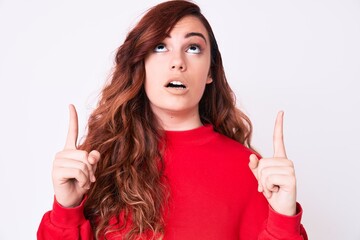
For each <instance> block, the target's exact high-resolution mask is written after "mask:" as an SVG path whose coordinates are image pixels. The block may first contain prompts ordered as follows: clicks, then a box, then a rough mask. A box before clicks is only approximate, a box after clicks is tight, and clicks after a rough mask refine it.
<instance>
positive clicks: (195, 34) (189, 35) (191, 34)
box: [185, 32, 207, 43]
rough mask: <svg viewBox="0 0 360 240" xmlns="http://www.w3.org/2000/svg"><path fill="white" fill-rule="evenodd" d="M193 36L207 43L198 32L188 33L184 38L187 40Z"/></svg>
mask: <svg viewBox="0 0 360 240" xmlns="http://www.w3.org/2000/svg"><path fill="white" fill-rule="evenodd" d="M193 36H197V37H201V38H202V39H204V41H205V43H207V42H206V38H205V36H204V35H203V34H202V33H199V32H189V33H187V34H186V35H185V38H189V37H193Z"/></svg>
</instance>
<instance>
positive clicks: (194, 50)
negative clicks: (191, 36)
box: [186, 44, 201, 54]
mask: <svg viewBox="0 0 360 240" xmlns="http://www.w3.org/2000/svg"><path fill="white" fill-rule="evenodd" d="M186 52H188V53H195V54H197V53H200V52H201V48H200V46H199V45H197V44H191V45H190V46H189V48H188V49H187V50H186Z"/></svg>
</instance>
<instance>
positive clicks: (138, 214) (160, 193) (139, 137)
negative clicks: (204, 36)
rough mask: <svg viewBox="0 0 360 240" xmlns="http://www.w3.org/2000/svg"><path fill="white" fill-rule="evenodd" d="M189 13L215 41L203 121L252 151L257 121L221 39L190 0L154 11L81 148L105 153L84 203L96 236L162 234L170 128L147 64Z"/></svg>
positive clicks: (127, 44)
mask: <svg viewBox="0 0 360 240" xmlns="http://www.w3.org/2000/svg"><path fill="white" fill-rule="evenodd" d="M189 15H190V16H195V17H197V18H198V19H199V20H200V21H201V22H202V23H203V25H204V26H205V28H206V29H207V32H208V34H209V39H210V44H211V65H210V73H211V77H212V79H213V82H212V83H211V84H207V86H206V89H205V92H204V94H203V96H202V98H201V100H200V103H199V113H200V118H201V121H202V122H203V123H204V124H205V123H208V124H212V125H213V127H214V130H215V131H217V132H219V133H221V134H224V135H226V136H228V137H230V138H232V139H234V140H236V141H238V142H240V143H242V144H244V145H245V146H247V147H249V148H251V146H250V138H251V132H252V126H251V122H250V120H249V119H248V117H247V116H246V115H245V114H244V113H242V112H241V111H240V110H239V109H238V108H236V100H235V95H234V93H233V91H232V90H231V88H230V86H229V85H228V83H227V80H226V77H225V73H224V69H223V64H222V59H221V55H220V52H219V49H218V45H217V42H216V39H215V36H214V34H213V31H212V29H211V26H210V24H209V23H208V21H207V20H206V18H205V17H204V16H203V15H202V13H201V11H200V8H199V7H198V6H197V5H196V4H194V3H191V2H188V1H169V2H164V3H160V4H158V5H156V6H154V7H153V8H151V9H150V10H149V11H148V12H147V13H146V14H145V15H144V16H143V17H142V19H141V20H140V21H139V22H138V23H137V25H136V26H135V27H134V28H133V29H132V30H131V31H130V32H129V33H128V35H127V37H126V39H125V41H124V43H123V44H122V45H121V46H120V47H119V48H118V51H117V53H116V57H115V66H114V69H113V73H112V76H111V78H110V79H109V82H108V83H107V84H106V85H105V86H104V88H103V90H102V92H101V96H100V100H99V102H98V104H97V107H96V109H95V110H94V111H93V112H92V114H91V115H90V118H89V121H88V131H87V135H86V136H85V139H84V142H83V143H82V145H81V146H80V148H81V149H83V150H86V151H91V150H93V149H96V150H98V151H99V152H100V153H101V160H100V161H99V163H98V164H97V169H96V172H95V176H96V179H97V180H96V182H95V183H94V185H93V186H92V187H91V189H90V190H89V192H88V196H87V200H86V203H85V216H86V217H87V218H88V219H89V220H90V222H91V224H92V227H93V230H94V233H95V236H96V238H99V237H100V236H105V238H106V235H107V234H109V233H111V232H116V231H125V232H126V234H125V236H124V239H136V238H137V236H140V235H141V234H144V233H149V232H151V233H153V234H152V236H153V237H155V236H161V235H162V234H163V233H164V220H163V213H164V212H165V209H166V206H167V200H168V197H169V196H168V192H169V191H167V184H166V176H164V168H165V164H164V161H163V158H162V153H163V151H164V149H163V148H164V147H165V146H166V144H161V143H162V140H163V139H164V138H163V133H164V131H163V129H162V128H161V126H160V124H159V122H158V121H157V119H156V116H155V115H154V113H153V112H152V110H151V108H150V104H149V100H148V98H147V96H146V94H145V90H144V81H145V75H146V73H145V67H144V59H145V57H146V56H147V55H148V54H149V52H150V51H151V50H153V49H154V47H155V46H156V45H158V44H159V43H160V42H162V41H163V39H164V38H165V37H166V36H167V34H168V33H169V32H170V31H171V29H172V28H173V27H174V25H175V24H176V23H177V22H178V21H179V20H180V19H181V18H183V17H185V16H189ZM162 146H163V147H162ZM112 219H116V221H115V222H114V221H113V220H112ZM115 225H116V226H118V227H117V228H116V227H115Z"/></svg>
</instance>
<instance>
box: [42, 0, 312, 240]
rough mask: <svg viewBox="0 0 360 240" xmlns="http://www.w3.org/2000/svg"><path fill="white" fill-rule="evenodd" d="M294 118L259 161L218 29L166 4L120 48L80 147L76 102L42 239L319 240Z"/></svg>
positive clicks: (178, 4) (192, 10) (191, 11)
mask: <svg viewBox="0 0 360 240" xmlns="http://www.w3.org/2000/svg"><path fill="white" fill-rule="evenodd" d="M282 118H283V114H282V112H280V113H279V115H278V118H277V121H276V124H275V131H274V150H275V153H274V157H273V158H269V159H262V160H261V161H259V160H258V159H259V156H258V155H257V154H256V152H255V151H254V150H253V149H252V148H251V145H250V138H251V132H252V128H251V123H250V120H249V119H248V118H247V117H246V116H245V115H244V114H243V113H242V112H241V111H240V110H238V109H237V108H236V106H235V97H234V94H233V92H232V90H231V89H230V87H229V85H228V83H227V81H226V77H225V74H224V70H223V66H222V60H221V55H220V52H219V50H218V46H217V43H216V39H215V37H214V34H213V32H212V30H211V27H210V25H209V23H208V22H207V20H206V19H205V18H204V16H203V15H202V14H201V13H200V9H199V8H198V6H196V5H195V4H193V3H190V2H187V1H170V2H164V3H161V4H159V5H157V6H155V7H153V8H152V9H150V10H149V11H148V12H147V14H146V15H145V16H144V17H143V18H142V19H141V20H140V22H139V23H138V24H137V25H136V26H135V28H134V29H133V30H132V31H130V33H129V34H128V36H127V38H126V39H125V42H124V43H123V45H122V46H120V48H119V49H118V52H117V54H116V66H115V69H114V73H113V76H112V79H111V81H110V82H109V84H107V85H106V86H105V88H104V89H103V91H102V95H101V99H100V101H99V103H98V106H97V108H96V109H95V111H94V112H93V113H92V115H91V116H90V119H89V122H88V134H87V136H86V138H85V141H84V143H83V144H82V145H81V146H79V147H77V145H76V142H77V132H78V127H77V114H76V110H75V108H74V107H73V106H72V105H71V106H70V126H69V133H68V137H67V141H66V145H65V148H64V150H63V151H61V152H59V153H58V154H57V155H56V157H55V160H54V168H53V184H54V190H55V199H54V205H53V210H52V211H50V212H48V213H46V214H45V215H44V217H43V219H42V222H41V224H40V227H39V230H38V238H39V239H94V238H96V239H307V236H306V233H305V230H304V229H303V228H302V226H301V224H300V220H301V214H302V210H301V207H300V205H299V204H297V203H296V185H295V175H294V168H293V165H292V163H291V161H290V160H288V159H287V158H286V154H285V148H284V144H283V140H282ZM254 153H255V154H254ZM259 192H261V193H259Z"/></svg>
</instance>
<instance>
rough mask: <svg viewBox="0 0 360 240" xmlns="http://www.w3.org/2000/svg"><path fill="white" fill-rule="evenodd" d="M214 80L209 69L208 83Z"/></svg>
mask: <svg viewBox="0 0 360 240" xmlns="http://www.w3.org/2000/svg"><path fill="white" fill-rule="evenodd" d="M212 82H213V79H212V77H211V73H210V71H209V75H208V77H207V79H206V84H210V83H212Z"/></svg>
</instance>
